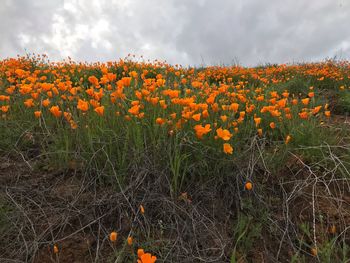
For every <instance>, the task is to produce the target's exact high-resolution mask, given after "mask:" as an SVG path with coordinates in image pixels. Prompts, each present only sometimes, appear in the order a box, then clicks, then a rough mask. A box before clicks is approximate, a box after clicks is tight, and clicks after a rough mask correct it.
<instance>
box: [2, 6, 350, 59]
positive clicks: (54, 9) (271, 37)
mask: <svg viewBox="0 0 350 263" xmlns="http://www.w3.org/2000/svg"><path fill="white" fill-rule="evenodd" d="M1 1H2V3H1V5H0V20H1V21H0V22H1V23H0V33H1V42H0V57H2V58H4V57H8V56H15V55H16V54H18V53H19V54H23V53H24V50H27V51H29V52H35V53H46V54H48V55H49V57H50V58H51V59H56V60H57V59H62V58H65V57H67V56H70V57H72V58H73V59H76V60H88V61H97V60H100V61H106V60H117V59H118V58H119V57H124V56H126V55H127V54H128V53H132V54H137V55H144V57H145V58H151V59H156V58H158V59H161V60H167V61H168V62H170V63H174V64H175V63H182V64H192V65H193V64H197V65H198V64H201V63H203V62H205V63H207V64H220V63H225V64H230V63H232V61H236V60H237V59H238V60H239V61H240V62H241V63H242V64H244V65H255V64H258V63H265V62H272V63H285V62H292V61H309V60H319V59H323V58H326V57H332V56H335V55H337V56H341V57H342V58H348V59H349V58H350V48H349V43H350V39H349V37H348V36H349V35H350V27H349V26H348V18H349V17H350V2H349V1H347V0H310V1H304V0H285V1H279V0H270V1H260V0H235V1H231V0H218V1H211V0H191V1H188V0H167V1H163V0H148V1H143V0H92V1H85V0H58V1H39V0H16V1H15V0H1Z"/></svg>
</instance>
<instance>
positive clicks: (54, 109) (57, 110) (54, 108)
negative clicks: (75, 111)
mask: <svg viewBox="0 0 350 263" xmlns="http://www.w3.org/2000/svg"><path fill="white" fill-rule="evenodd" d="M50 112H51V113H52V115H54V116H55V117H56V118H59V117H61V115H62V111H60V107H58V106H52V107H51V108H50Z"/></svg>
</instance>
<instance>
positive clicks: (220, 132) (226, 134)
mask: <svg viewBox="0 0 350 263" xmlns="http://www.w3.org/2000/svg"><path fill="white" fill-rule="evenodd" d="M216 134H217V136H218V137H219V138H221V139H223V140H224V141H228V140H230V139H231V137H232V134H231V133H230V131H229V130H226V129H222V128H219V129H217V130H216Z"/></svg>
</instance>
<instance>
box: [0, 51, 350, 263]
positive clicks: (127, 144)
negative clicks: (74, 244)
mask: <svg viewBox="0 0 350 263" xmlns="http://www.w3.org/2000/svg"><path fill="white" fill-rule="evenodd" d="M349 112H350V63H348V62H336V61H325V62H321V63H310V64H300V65H266V66H261V67H254V68H245V67H240V66H211V67H203V68H190V67H189V68H184V67H181V66H179V65H168V64H166V63H163V62H159V61H154V62H145V61H141V62H135V61H134V60H133V59H132V57H127V58H125V59H123V60H120V61H117V62H106V63H77V62H74V61H71V60H67V61H65V62H50V61H49V60H48V58H47V57H45V56H32V57H18V58H11V59H5V60H2V61H0V156H4V158H5V157H6V160H9V159H11V160H16V161H17V162H18V161H21V162H22V163H23V162H24V163H25V166H26V167H27V169H29V170H30V171H31V173H36V174H40V173H43V171H45V174H52V173H57V172H58V173H61V174H66V175H67V174H74V176H78V177H79V178H80V180H82V181H83V183H81V186H82V185H84V183H86V182H87V181H88V182H89V184H88V185H84V191H85V190H86V191H87V190H88V191H92V192H95V195H92V196H93V197H91V198H93V200H94V201H92V202H91V207H93V209H97V210H98V211H99V213H97V212H96V210H94V211H95V212H94V213H95V214H94V217H93V218H91V220H90V221H88V222H85V223H81V225H80V224H79V227H78V228H77V229H78V230H79V231H78V230H74V229H73V228H72V229H71V232H69V231H68V230H67V229H65V231H63V228H64V227H62V226H63V221H64V220H63V218H61V219H62V220H61V221H59V222H58V221H57V220H56V221H55V220H54V221H55V223H52V222H51V221H50V220H48V221H47V222H50V223H49V225H50V224H51V223H52V224H54V225H56V226H60V227H59V228H52V226H50V227H49V226H48V227H47V229H50V231H47V230H45V231H42V232H40V231H39V230H37V229H36V226H35V224H34V225H33V224H31V225H28V227H30V228H32V230H31V231H32V235H34V236H35V242H30V241H29V239H30V238H33V236H31V237H30V238H27V237H23V238H22V237H20V236H19V237H18V238H17V243H20V244H15V245H13V247H12V249H18V248H20V249H21V250H20V251H21V252H20V253H18V256H20V257H21V258H22V260H23V259H24V260H29V259H32V260H34V261H35V260H38V259H37V256H38V255H41V256H42V255H43V254H45V253H46V254H47V255H49V256H50V258H51V260H53V261H54V262H56V261H57V262H59V259H60V257H61V258H62V257H64V253H65V249H62V251H61V249H60V246H61V247H62V246H63V245H61V244H60V242H61V243H62V242H63V241H64V240H66V239H67V236H68V237H71V236H72V235H73V234H77V233H78V232H79V233H80V232H85V233H87V232H89V231H87V230H90V232H94V233H97V232H98V234H97V236H96V235H95V236H94V238H93V239H94V240H95V241H94V242H95V243H94V244H95V245H91V247H93V246H95V248H94V249H91V250H89V253H86V254H87V255H89V257H90V259H88V260H87V259H86V257H87V256H86V255H84V260H87V261H89V260H91V258H95V259H97V258H98V257H100V256H101V255H102V254H103V255H104V256H105V258H108V260H110V261H111V262H114V260H116V262H129V261H130V262H136V260H137V261H138V262H143V263H146V262H155V261H156V260H157V262H197V261H198V262H201V261H202V262H228V261H231V262H249V261H253V262H262V261H259V257H260V260H264V258H265V259H266V257H267V258H275V260H277V261H278V260H281V261H283V260H286V261H285V262H287V261H288V260H295V261H294V262H303V261H304V262H310V261H309V260H320V261H321V262H327V260H330V259H331V258H336V259H337V260H339V261H337V262H346V260H349V258H350V255H349V243H348V242H349V236H348V233H347V229H348V226H349V225H347V222H349V219H350V216H349V215H348V213H349V210H348V208H349V207H348V206H346V204H345V203H346V197H350V196H349V195H347V193H348V192H349V191H350V189H349V188H348V183H349V182H348V179H349V176H350V173H349V171H350V170H349V169H350V165H349V164H350V163H349V162H350V156H349V152H350V147H349V144H348V143H349V137H348V136H349V135H348V134H347V132H348V131H349V126H347V124H346V122H345V121H343V120H344V118H346V116H347V114H348V113H349ZM4 160H5V159H4ZM4 162H5V161H4ZM6 167H7V166H6ZM6 167H5V166H4V168H2V170H4V169H5V168H6ZM2 170H0V171H2ZM4 173H5V172H4ZM6 173H7V172H6ZM0 175H1V173H0ZM71 177H72V176H71ZM62 178H63V177H62ZM62 178H61V179H62ZM61 179H60V180H61ZM11 180H13V178H12V179H10V181H11ZM19 180H20V179H19ZM55 180H57V177H55V178H54V179H53V181H52V183H53V185H56V184H59V182H60V181H55ZM62 180H63V179H62ZM11 182H12V181H11ZM54 182H55V183H54ZM27 183H28V181H27ZM61 183H62V181H61ZM5 184H6V182H5ZM11 184H12V186H10V188H11V187H16V186H14V185H13V183H11ZM79 184H80V183H78V188H79ZM62 185H65V184H63V183H62ZM31 187H39V186H31ZM46 187H47V189H50V184H48V185H46ZM92 188H93V189H94V190H91V189H92ZM106 189H108V190H106ZM208 189H209V190H208ZM12 190H13V191H14V189H12ZM27 190H28V191H29V190H30V189H27ZM80 190H81V191H80V192H79V191H78V192H77V193H80V194H81V193H82V192H84V191H82V187H81V188H80ZM8 191H9V192H8ZM96 192H99V193H96ZM104 192H105V193H109V194H110V195H109V197H107V196H103V197H101V194H102V193H104ZM38 194H39V193H38ZM40 194H42V193H40ZM80 194H79V196H80ZM33 195H35V194H33ZM40 196H43V195H40ZM46 196H47V195H46ZM77 196H78V195H77ZM0 197H1V199H0V200H4V201H3V202H2V203H3V204H4V205H3V207H4V208H3V210H4V212H1V211H2V210H0V223H1V224H4V225H5V224H11V223H13V222H7V223H6V222H5V221H6V218H7V217H8V216H6V214H11V217H9V218H12V216H13V214H16V215H17V216H18V213H19V214H21V212H18V211H17V212H16V210H18V209H19V210H21V209H24V205H23V204H21V202H24V201H23V200H22V201H19V199H18V198H19V196H18V195H16V194H15V193H14V192H11V190H8V189H6V193H5V191H4V194H3V196H0ZM22 197H23V196H22ZM325 197H327V198H325ZM118 198H119V199H118ZM121 199H122V200H123V201H120V200H121ZM321 199H322V200H321ZM323 199H325V200H323ZM33 200H34V198H33ZM101 200H102V201H101ZM108 200H110V203H108ZM310 200H311V201H310ZM344 200H345V201H344ZM70 202H72V201H70ZM327 202H328V203H327ZM344 202H345V203H344ZM35 203H36V202H34V201H33V203H32V205H33V204H35ZM39 203H40V202H39ZM68 203H69V202H68ZM310 203H311V207H309V204H310ZM339 204H342V205H341V206H340V207H339ZM347 205H349V204H347ZM38 206H39V205H38ZM85 206H86V204H85ZM210 206H213V208H211V207H210ZM40 207H41V206H40ZM214 207H215V208H214ZM291 207H294V208H291ZM301 207H304V208H305V210H306V211H307V212H308V213H307V214H306V215H304V214H303V213H304V212H305V211H304V210H300V208H301ZM325 207H326V208H330V207H336V208H334V209H335V211H336V213H334V211H333V213H330V212H329V213H328V212H327V211H326V210H327V209H325ZM0 208H1V206H0ZM20 208H21V209H20ZM56 208H57V207H55V205H52V204H51V206H50V207H46V208H45V209H48V211H49V209H51V210H50V211H52V210H55V209H56ZM297 208H298V209H299V210H298V209H297ZM40 209H41V210H42V211H44V210H43V209H42V208H40ZM62 209H63V208H62ZM84 209H85V208H84ZM289 209H290V210H289ZM339 209H340V210H339ZM342 209H344V210H345V212H344V211H343V210H342ZM102 210H103V212H101V211H102ZM217 210H220V211H217ZM296 210H297V212H296ZM5 211H7V212H5ZM9 211H10V212H9ZM45 211H46V210H45ZM79 211H80V212H81V211H83V208H81V207H80V208H79ZM106 211H107V212H106ZM292 211H294V212H293V213H294V214H293V213H292ZM346 211H347V212H346ZM85 212H86V211H85ZM86 213H87V212H86ZM44 214H47V213H46V212H45V213H44ZM349 214H350V213H349ZM24 215H26V214H24ZM112 215H113V217H114V219H113V220H112V219H110V220H107V219H106V221H103V220H105V218H108V217H111V216H112ZM26 216H27V218H28V220H29V218H30V216H31V215H26ZM1 217H3V218H4V222H3V223H2V221H1ZM20 217H23V214H22V215H21V216H20ZM102 219H103V220H102ZM29 221H31V220H29ZM19 222H21V221H17V222H14V224H16V226H17V230H16V228H15V227H13V228H12V230H6V231H5V230H1V231H3V233H4V236H6V237H7V236H10V234H11V235H13V231H15V232H16V231H17V232H18V226H19V225H21V224H22V225H23V226H24V223H19ZM27 223H28V222H27ZM1 224H0V226H1ZM67 224H68V223H67V222H65V224H64V226H65V227H66V225H67ZM69 224H71V223H69ZM72 224H74V223H72ZM94 224H96V225H98V226H94ZM188 224H189V225H188ZM86 225H88V228H87V227H86ZM190 225H192V227H191V226H190ZM92 226H94V227H96V228H97V230H96V229H95V228H94V229H92V228H91V227H92ZM125 226H127V227H125ZM6 228H7V227H6ZM197 228H199V229H200V230H197ZM0 229H1V228H0ZM34 229H36V230H34ZM324 229H326V230H324ZM327 229H330V231H327ZM38 231H39V232H40V233H41V235H38ZM66 231H68V232H66ZM76 231H78V232H76ZM96 231H97V232H96ZM21 233H22V232H21ZM72 233H73V234H72ZM119 233H121V234H120V237H119V236H118V234H119ZM266 233H270V234H268V235H270V240H268V241H266V242H271V244H276V245H271V246H270V245H266V246H265V247H259V248H257V245H256V244H257V243H261V241H262V240H263V237H262V236H263V235H266ZM22 234H23V233H22ZM117 236H118V238H117ZM106 237H107V238H106ZM21 238H22V239H23V240H22V241H21V240H20V239H21ZM120 239H123V240H124V241H125V242H124V241H120ZM96 240H97V241H96ZM101 240H103V241H101ZM271 240H272V241H271ZM108 242H109V245H106V243H108ZM21 243H22V245H21ZM23 243H25V245H23ZM124 243H125V244H124ZM96 244H97V245H96ZM48 245H49V246H51V247H50V249H49V250H44V252H43V250H42V249H41V248H42V247H47V246H48ZM103 246H104V247H105V248H104V249H101V247H103ZM23 247H26V248H23ZM28 247H30V248H28ZM106 247H107V248H106ZM177 247H178V248H177ZM142 248H144V249H145V250H147V251H152V254H150V253H145V252H144V250H143V249H142ZM137 249H139V251H138V253H136V251H137ZM8 251H11V249H7V252H6V253H7V254H6V253H5V252H4V253H3V254H4V255H7V257H13V256H14V255H13V254H11V253H10V252H8ZM66 251H67V250H66ZM106 251H107V252H106ZM111 251H112V252H111ZM106 254H108V256H106ZM137 254H138V256H137ZM154 255H156V256H154ZM3 257H5V256H3ZM137 258H138V259H137ZM61 260H62V259H61ZM186 260H188V261H186ZM37 262H39V261H37ZM48 262H49V261H48ZM63 262H68V261H63ZM82 262H83V261H82ZM85 262H86V261H85ZM329 262H331V261H329Z"/></svg>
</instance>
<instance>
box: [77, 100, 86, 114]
mask: <svg viewBox="0 0 350 263" xmlns="http://www.w3.org/2000/svg"><path fill="white" fill-rule="evenodd" d="M77 109H78V110H81V111H87V110H88V109H89V103H88V102H87V101H85V100H81V99H79V100H78V105H77Z"/></svg>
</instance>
